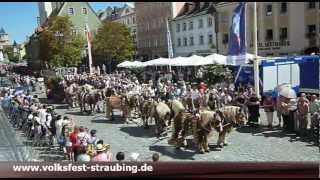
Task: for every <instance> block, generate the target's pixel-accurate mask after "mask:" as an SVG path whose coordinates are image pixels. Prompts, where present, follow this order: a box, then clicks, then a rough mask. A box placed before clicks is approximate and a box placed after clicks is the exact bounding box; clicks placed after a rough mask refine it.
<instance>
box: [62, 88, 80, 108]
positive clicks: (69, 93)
mask: <svg viewBox="0 0 320 180" xmlns="http://www.w3.org/2000/svg"><path fill="white" fill-rule="evenodd" d="M77 91H78V85H77V84H76V83H72V84H71V85H70V86H67V87H66V88H65V89H64V93H65V100H66V102H67V104H68V105H69V107H72V108H73V107H75V102H76V98H77Z"/></svg>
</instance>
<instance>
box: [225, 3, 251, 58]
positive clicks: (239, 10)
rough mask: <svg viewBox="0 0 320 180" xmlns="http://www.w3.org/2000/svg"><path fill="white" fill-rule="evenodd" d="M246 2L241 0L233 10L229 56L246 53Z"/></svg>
mask: <svg viewBox="0 0 320 180" xmlns="http://www.w3.org/2000/svg"><path fill="white" fill-rule="evenodd" d="M245 10H246V2H240V3H239V5H238V6H237V7H236V8H235V10H234V11H233V16H232V24H231V27H230V32H229V51H228V55H229V56H238V55H244V54H245V53H246V50H247V49H246V27H245V26H246V22H245V20H246V11H245Z"/></svg>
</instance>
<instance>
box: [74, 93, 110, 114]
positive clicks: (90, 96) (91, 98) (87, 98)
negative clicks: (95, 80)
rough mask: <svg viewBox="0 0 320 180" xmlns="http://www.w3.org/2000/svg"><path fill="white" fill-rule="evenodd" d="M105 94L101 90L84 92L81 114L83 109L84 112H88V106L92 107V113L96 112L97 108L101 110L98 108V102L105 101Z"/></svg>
mask: <svg viewBox="0 0 320 180" xmlns="http://www.w3.org/2000/svg"><path fill="white" fill-rule="evenodd" d="M103 97H104V95H103V93H102V92H101V90H96V89H95V90H89V92H87V93H86V92H84V93H81V100H80V101H81V106H82V108H81V112H82V109H83V111H86V104H88V105H89V107H90V113H92V112H94V110H95V108H96V106H97V107H98V109H99V106H98V102H99V101H101V100H103Z"/></svg>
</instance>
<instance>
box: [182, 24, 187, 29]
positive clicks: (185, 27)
mask: <svg viewBox="0 0 320 180" xmlns="http://www.w3.org/2000/svg"><path fill="white" fill-rule="evenodd" d="M186 30H187V24H186V23H183V31H186Z"/></svg>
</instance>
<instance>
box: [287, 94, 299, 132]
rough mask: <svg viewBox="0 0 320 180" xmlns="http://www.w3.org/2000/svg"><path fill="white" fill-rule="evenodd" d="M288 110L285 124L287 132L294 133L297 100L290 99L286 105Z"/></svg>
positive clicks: (295, 128)
mask: <svg viewBox="0 0 320 180" xmlns="http://www.w3.org/2000/svg"><path fill="white" fill-rule="evenodd" d="M288 105H289V106H288V110H289V119H288V124H287V130H288V131H289V132H294V131H295V130H297V128H298V126H297V118H296V114H297V113H296V112H297V100H296V99H295V98H293V99H290V101H289V104H288Z"/></svg>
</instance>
